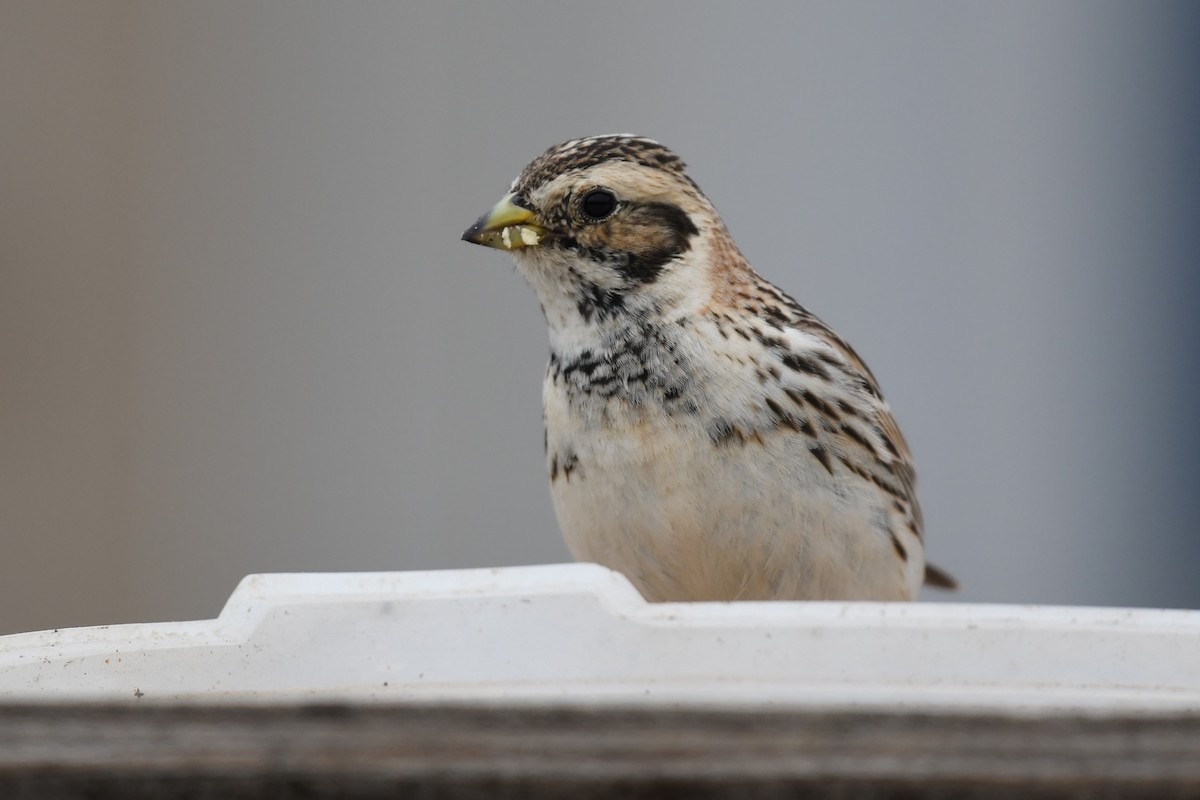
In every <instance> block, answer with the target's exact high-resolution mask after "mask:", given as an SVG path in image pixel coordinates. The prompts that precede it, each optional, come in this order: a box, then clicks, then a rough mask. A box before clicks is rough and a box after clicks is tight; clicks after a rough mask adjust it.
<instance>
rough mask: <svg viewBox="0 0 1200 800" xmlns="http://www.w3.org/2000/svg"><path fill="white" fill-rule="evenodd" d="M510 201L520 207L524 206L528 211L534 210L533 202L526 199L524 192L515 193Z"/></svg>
mask: <svg viewBox="0 0 1200 800" xmlns="http://www.w3.org/2000/svg"><path fill="white" fill-rule="evenodd" d="M510 202H511V203H512V204H513V205H514V206H517V207H518V208H524V209H525V210H527V211H533V203H531V202H529V201H528V200H527V199H525V195H523V194H514V195H513V196H512V200H511V201H510Z"/></svg>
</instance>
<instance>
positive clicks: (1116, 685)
mask: <svg viewBox="0 0 1200 800" xmlns="http://www.w3.org/2000/svg"><path fill="white" fill-rule="evenodd" d="M50 699H62V700H67V699H77V700H78V699H83V700H100V699H105V700H121V701H126V700H127V701H129V702H142V703H145V702H154V701H164V700H171V701H180V700H186V701H240V702H245V701H272V702H290V701H315V700H357V701H375V702H391V701H413V700H421V701H454V702H468V701H476V702H478V701H484V702H486V701H510V702H511V701H514V700H517V701H527V702H553V703H562V702H569V703H592V704H596V703H638V704H644V703H667V704H686V705H697V706H723V705H753V706H821V707H830V708H844V707H848V706H855V707H887V708H894V707H896V706H898V705H906V706H912V707H916V708H925V709H933V708H947V707H956V708H963V707H967V708H993V709H995V708H999V709H1005V710H1010V711H1014V712H1026V713H1037V712H1046V711H1053V710H1058V711H1063V710H1075V709H1086V710H1091V711H1106V710H1110V711H1131V710H1139V709H1142V710H1148V711H1164V710H1193V711H1194V710H1200V612H1195V611H1149V610H1129V609H1112V608H1055V607H1035V606H1002V605H944V604H882V603H686V604H657V605H655V604H647V603H645V602H644V601H643V600H642V599H641V597H640V596H639V595H638V594H637V593H636V592H635V591H634V589H633V588H632V586H630V584H629V583H628V582H627V581H626V580H625V579H624V578H623V577H621V576H620V575H618V574H616V573H613V572H610V571H609V570H606V569H604V568H602V567H598V566H595V565H590V564H567V565H554V566H542V567H513V568H504V569H482V570H456V571H439V572H394V573H346V574H294V575H290V574H280V575H251V576H248V577H246V578H245V579H244V580H243V581H242V582H241V584H240V585H239V586H238V588H237V590H236V591H235V592H234V593H233V595H232V596H231V597H230V599H229V602H228V603H227V604H226V606H225V608H224V610H223V611H222V612H221V615H220V617H218V618H217V619H215V620H205V621H199V622H174V623H156V624H137V625H113V626H105V627H98V628H74V629H62V630H57V631H41V632H37V633H23V634H15V635H12V636H4V637H0V701H14V700H50Z"/></svg>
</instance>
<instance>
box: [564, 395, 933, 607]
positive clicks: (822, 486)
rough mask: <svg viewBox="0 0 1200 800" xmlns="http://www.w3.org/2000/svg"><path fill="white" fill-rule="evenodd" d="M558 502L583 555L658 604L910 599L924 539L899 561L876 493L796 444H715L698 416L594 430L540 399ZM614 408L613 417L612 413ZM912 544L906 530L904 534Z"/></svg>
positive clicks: (632, 419) (633, 418) (621, 416)
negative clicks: (564, 465)
mask: <svg viewBox="0 0 1200 800" xmlns="http://www.w3.org/2000/svg"><path fill="white" fill-rule="evenodd" d="M544 401H545V414H546V427H547V457H548V459H550V460H552V463H553V459H555V458H559V459H564V460H565V459H566V458H567V454H574V457H575V458H574V461H573V463H572V465H571V466H572V468H571V469H570V470H563V469H558V470H553V469H552V472H554V473H556V474H554V475H553V477H552V481H551V492H552V495H553V498H554V507H555V511H556V513H557V515H558V520H559V524H560V526H561V527H562V531H563V535H564V537H565V538H566V541H567V545H568V546H569V547H570V549H571V552H572V553H573V554H574V556H575V557H576V558H578V559H579V560H582V561H593V562H597V563H600V564H604V565H606V566H609V567H611V568H613V569H616V570H618V571H620V572H622V573H624V574H625V575H626V576H627V577H628V578H629V579H630V580H631V581H632V582H633V583H634V585H635V586H636V587H637V588H638V589H639V591H641V593H642V594H643V596H645V597H646V598H647V599H648V600H651V601H675V600H801V599H858V600H866V599H871V600H907V599H911V598H912V597H913V596H915V594H916V591H917V589H918V588H919V586H920V584H921V580H922V576H923V573H924V557H923V552H922V549H921V543H920V540H919V539H917V537H916V536H913V535H907V536H906V537H905V538H904V540H903V543H902V545H903V547H904V549H905V551H906V552H907V556H908V557H907V559H906V560H905V559H901V558H900V557H899V556H898V554H897V550H896V547H895V545H894V544H893V542H892V541H891V539H890V537H889V535H888V534H887V532H886V529H885V528H883V527H881V524H880V521H881V519H884V518H885V517H883V516H881V515H887V514H889V513H891V511H890V501H889V499H888V498H886V497H885V496H883V495H882V493H881V492H879V490H878V489H877V488H876V487H875V486H873V485H872V484H870V483H868V482H866V481H863V480H861V479H859V478H857V477H856V476H854V475H852V474H849V473H845V474H837V472H836V470H835V475H833V476H831V475H830V474H829V472H828V471H827V470H826V469H825V468H824V467H822V466H821V465H820V464H819V463H818V462H817V461H816V460H815V459H814V458H813V457H812V456H811V455H810V454H809V453H808V451H807V448H806V446H805V443H804V442H803V441H802V440H801V438H800V437H799V435H797V434H784V433H777V434H775V435H771V436H766V437H763V438H764V441H763V442H759V441H756V440H753V439H751V440H747V441H746V442H744V443H733V442H731V443H726V444H721V445H715V444H713V443H712V441H711V440H710V439H709V437H708V434H707V433H706V430H705V428H704V425H703V423H702V421H701V420H700V419H699V417H697V416H691V417H686V416H675V417H670V416H667V415H665V414H650V415H646V414H643V413H641V412H639V413H637V414H625V413H621V412H620V410H619V408H616V406H615V405H614V406H610V407H609V410H608V413H606V414H605V415H604V416H605V420H604V424H603V425H600V424H594V425H591V426H586V425H584V424H582V420H581V419H580V418H579V417H578V415H576V414H574V413H573V412H572V411H571V409H569V408H568V406H567V403H566V400H565V398H564V397H562V396H561V394H560V393H558V392H557V391H554V390H553V389H552V387H549V386H548V387H547V392H546V395H545V397H544ZM614 409H616V410H615V411H614ZM905 533H906V534H907V531H905Z"/></svg>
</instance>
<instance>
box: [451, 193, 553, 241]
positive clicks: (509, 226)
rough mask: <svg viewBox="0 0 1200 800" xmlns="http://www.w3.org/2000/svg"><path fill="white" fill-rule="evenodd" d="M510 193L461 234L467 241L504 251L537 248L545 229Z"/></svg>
mask: <svg viewBox="0 0 1200 800" xmlns="http://www.w3.org/2000/svg"><path fill="white" fill-rule="evenodd" d="M512 200H513V195H511V194H508V195H505V196H504V199H503V200H501V201H500V202H499V203H497V204H496V206H495V208H493V209H492V210H491V211H489V212H488V213H486V214H484V215H483V216H482V217H480V218H479V219H477V220H475V224H474V225H472V226H471V227H469V228H467V230H466V232H465V233H464V234H463V235H462V238H463V241H464V242H471V243H473V244H481V245H483V246H484V247H496V248H499V249H501V250H517V249H519V248H522V247H534V246H535V245H537V244H539V243H540V242H541V241H542V238H543V237H544V236H545V235H546V229H545V228H542V227H539V226H538V225H535V224H534V222H533V221H534V219H536V216H535V215H534V213H533V212H532V211H530V210H529V209H527V208H521V207H520V206H518V205H516V204H515V203H513V201H512Z"/></svg>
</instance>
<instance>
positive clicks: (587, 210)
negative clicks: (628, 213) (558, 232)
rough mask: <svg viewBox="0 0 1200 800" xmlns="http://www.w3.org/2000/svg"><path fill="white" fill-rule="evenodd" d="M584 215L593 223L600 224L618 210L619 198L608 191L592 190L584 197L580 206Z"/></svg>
mask: <svg viewBox="0 0 1200 800" xmlns="http://www.w3.org/2000/svg"><path fill="white" fill-rule="evenodd" d="M580 208H582V210H583V215H584V216H585V217H587V218H588V219H589V220H591V221H592V222H600V221H602V220H606V219H608V218H609V217H611V216H612V213H613V212H614V211H616V210H617V196H616V195H615V194H613V193H612V192H610V191H609V190H608V189H592V190H591V191H590V192H588V193H587V194H585V195H584V196H583V202H582V203H581V204H580Z"/></svg>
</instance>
